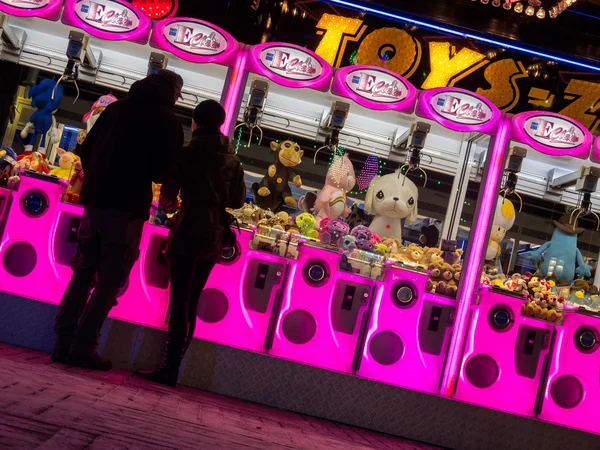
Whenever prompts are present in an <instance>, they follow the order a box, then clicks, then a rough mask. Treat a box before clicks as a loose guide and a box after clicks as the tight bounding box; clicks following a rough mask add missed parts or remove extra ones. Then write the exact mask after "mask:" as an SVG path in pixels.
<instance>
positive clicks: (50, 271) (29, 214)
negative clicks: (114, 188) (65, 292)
mask: <svg viewBox="0 0 600 450" xmlns="http://www.w3.org/2000/svg"><path fill="white" fill-rule="evenodd" d="M64 192H65V186H64V185H63V184H60V183H55V182H51V181H46V180H43V179H38V178H33V177H30V176H25V175H24V176H22V177H21V184H20V186H19V190H18V192H15V193H13V201H12V204H11V206H10V210H9V215H8V220H7V222H6V226H5V229H4V234H3V236H2V240H1V241H0V290H1V291H4V292H7V293H10V294H15V295H20V296H23V297H29V298H32V299H35V300H41V301H44V302H50V303H55V304H57V303H58V302H59V301H60V297H61V296H62V291H61V284H60V283H59V279H58V277H57V272H56V267H55V265H54V264H53V262H52V247H51V242H52V240H51V239H50V238H49V236H52V235H53V234H54V229H55V226H56V223H57V222H56V211H57V207H58V206H59V205H60V204H61V202H60V199H61V197H62V195H63V193H64ZM57 299H58V300H57Z"/></svg>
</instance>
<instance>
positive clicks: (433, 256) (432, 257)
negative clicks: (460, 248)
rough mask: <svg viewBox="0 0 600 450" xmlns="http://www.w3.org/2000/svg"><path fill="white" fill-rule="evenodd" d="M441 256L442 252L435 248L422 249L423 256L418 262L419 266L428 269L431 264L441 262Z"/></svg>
mask: <svg viewBox="0 0 600 450" xmlns="http://www.w3.org/2000/svg"><path fill="white" fill-rule="evenodd" d="M441 254H442V250H440V249H439V248H437V247H431V248H424V249H423V256H421V259H420V260H419V266H424V267H428V266H429V265H430V264H431V263H432V262H436V261H437V262H443V261H444V260H443V259H442V257H441Z"/></svg>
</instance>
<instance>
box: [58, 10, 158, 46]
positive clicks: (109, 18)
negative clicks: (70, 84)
mask: <svg viewBox="0 0 600 450" xmlns="http://www.w3.org/2000/svg"><path fill="white" fill-rule="evenodd" d="M62 21H63V23H65V24H67V25H75V26H78V27H79V28H81V29H83V30H85V31H87V32H88V33H90V34H91V35H92V36H96V37H99V38H101V39H107V40H128V41H132V42H136V43H140V44H145V43H146V42H147V41H148V35H149V34H150V27H151V23H152V22H151V21H150V19H149V18H148V17H146V16H145V15H144V14H142V13H141V12H140V11H138V10H137V9H136V8H135V7H133V6H131V5H130V4H129V3H126V2H125V1H122V0H67V4H66V6H65V12H64V14H63V19H62Z"/></svg>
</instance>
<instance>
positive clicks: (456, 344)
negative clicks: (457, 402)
mask: <svg viewBox="0 0 600 450" xmlns="http://www.w3.org/2000/svg"><path fill="white" fill-rule="evenodd" d="M510 123H511V120H510V117H507V116H503V117H502V119H501V120H500V125H499V127H498V134H497V135H496V137H495V139H494V145H493V147H492V149H491V152H490V154H489V158H490V159H491V163H490V166H489V171H488V177H487V184H486V186H485V189H484V190H483V195H482V198H481V204H480V205H479V216H478V218H479V219H478V221H477V222H476V224H475V228H474V229H473V230H472V233H471V234H472V236H473V238H472V241H471V249H470V251H469V255H470V257H469V259H467V260H466V261H465V265H464V266H463V272H462V273H463V275H462V276H463V280H462V289H461V291H460V292H459V298H458V308H457V310H456V325H455V332H454V334H453V335H452V341H451V342H450V349H449V351H448V364H447V365H446V370H445V372H444V376H443V378H442V388H441V393H442V395H444V396H446V397H449V396H450V395H451V394H452V391H453V390H454V384H455V383H456V377H457V374H458V370H459V366H460V359H461V352H462V348H463V343H464V339H465V334H466V331H467V330H466V327H467V317H468V314H469V308H470V306H471V301H472V298H473V293H474V292H475V288H476V287H477V286H479V282H480V278H481V264H482V262H483V252H484V250H485V248H486V247H487V242H486V238H487V234H488V230H489V229H490V226H491V223H492V222H491V221H492V218H493V216H494V208H495V206H496V201H497V198H498V189H499V185H500V175H501V173H502V170H503V164H502V163H503V161H504V156H505V153H506V150H507V147H508V133H509V130H510Z"/></svg>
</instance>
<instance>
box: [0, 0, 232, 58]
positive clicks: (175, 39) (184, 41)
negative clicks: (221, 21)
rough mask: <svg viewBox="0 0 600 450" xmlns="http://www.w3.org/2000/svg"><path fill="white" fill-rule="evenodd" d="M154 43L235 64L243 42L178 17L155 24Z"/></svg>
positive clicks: (208, 25) (187, 54)
mask: <svg viewBox="0 0 600 450" xmlns="http://www.w3.org/2000/svg"><path fill="white" fill-rule="evenodd" d="M0 1H1V0H0ZM150 46H151V47H154V48H157V49H159V50H166V51H168V52H171V53H173V54H174V55H175V56H178V57H179V58H181V59H184V60H186V61H190V62H194V63H200V64H205V63H214V64H221V65H224V66H231V65H233V64H235V61H236V53H237V50H238V47H239V44H238V42H237V41H236V40H235V39H234V38H233V36H231V35H230V34H229V33H227V32H226V31H225V30H223V29H222V28H219V27H217V26H215V25H213V24H211V23H208V22H205V21H203V20H198V19H193V18H189V17H175V18H170V19H163V20H159V21H158V22H155V23H154V26H153V27H152V36H151V38H150Z"/></svg>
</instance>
